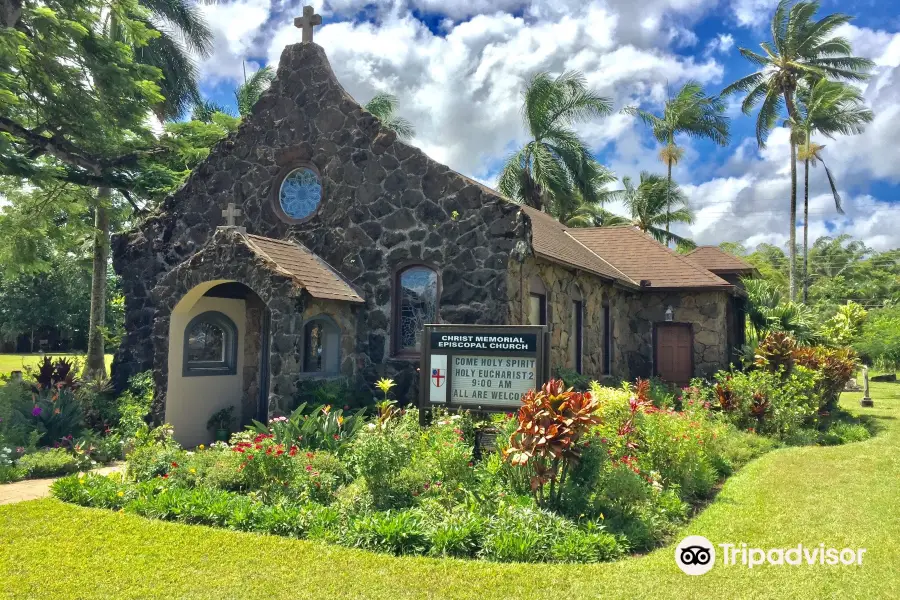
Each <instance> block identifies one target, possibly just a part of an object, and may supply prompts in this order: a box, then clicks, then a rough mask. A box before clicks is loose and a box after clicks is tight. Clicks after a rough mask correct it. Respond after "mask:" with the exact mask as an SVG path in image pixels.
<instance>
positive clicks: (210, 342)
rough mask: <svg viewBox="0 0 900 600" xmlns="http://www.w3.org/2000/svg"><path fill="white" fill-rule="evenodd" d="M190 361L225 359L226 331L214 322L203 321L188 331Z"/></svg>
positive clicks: (188, 355) (188, 358)
mask: <svg viewBox="0 0 900 600" xmlns="http://www.w3.org/2000/svg"><path fill="white" fill-rule="evenodd" d="M187 349H188V353H187V360H188V362H189V363H197V362H215V361H219V362H222V361H224V360H225V331H224V330H223V329H222V328H221V327H219V326H218V325H216V324H214V323H209V322H207V321H201V322H199V323H197V324H195V325H194V326H193V327H192V328H191V330H190V331H189V332H188V339H187Z"/></svg>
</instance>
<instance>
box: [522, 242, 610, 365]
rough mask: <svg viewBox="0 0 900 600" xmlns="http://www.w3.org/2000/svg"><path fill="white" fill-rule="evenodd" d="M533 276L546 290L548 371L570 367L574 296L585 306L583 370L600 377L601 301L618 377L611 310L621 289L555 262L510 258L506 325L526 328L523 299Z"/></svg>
mask: <svg viewBox="0 0 900 600" xmlns="http://www.w3.org/2000/svg"><path fill="white" fill-rule="evenodd" d="M533 277H539V278H540V279H541V281H542V282H543V284H544V287H545V289H546V292H547V294H546V295H547V325H548V329H549V331H550V370H551V372H552V373H555V372H556V370H557V369H558V368H565V369H574V368H575V365H574V364H573V362H572V354H573V353H572V348H571V344H574V343H575V337H574V332H573V331H571V328H572V327H571V325H572V322H571V316H572V301H573V300H574V299H576V298H578V297H580V298H581V300H582V302H583V303H584V316H583V320H582V327H583V334H582V335H583V338H582V372H583V373H584V374H585V375H587V376H589V377H592V378H594V379H600V378H601V377H602V376H603V375H604V374H603V303H604V301H608V302H609V303H610V308H611V310H612V311H613V312H612V315H611V317H612V321H613V357H612V361H611V363H612V364H611V371H612V374H613V375H616V374H617V373H618V372H619V371H620V370H621V369H620V365H619V364H618V363H617V361H620V360H621V356H620V355H619V356H617V354H616V352H615V347H616V343H615V336H616V323H615V312H616V311H615V307H616V305H617V304H619V303H620V302H621V300H620V297H621V294H622V291H621V290H619V289H617V288H615V287H614V285H613V283H612V282H609V281H605V280H603V279H601V278H599V277H597V276H595V275H593V274H591V273H587V272H585V271H580V270H577V269H568V268H566V267H563V266H561V265H559V264H556V263H552V262H549V261H546V260H544V259H541V258H535V257H533V256H529V257H527V258H526V259H525V260H524V261H520V260H513V261H511V262H510V268H509V279H510V284H509V292H510V296H509V304H508V311H509V323H510V324H525V323H527V320H528V305H527V299H528V296H529V294H530V284H531V280H532V278H533Z"/></svg>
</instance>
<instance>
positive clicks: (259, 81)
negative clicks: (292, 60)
mask: <svg viewBox="0 0 900 600" xmlns="http://www.w3.org/2000/svg"><path fill="white" fill-rule="evenodd" d="M274 79H275V70H274V69H273V68H272V67H271V66H269V65H266V66H264V67H262V68H260V69H259V70H258V71H256V72H255V73H253V75H251V76H250V78H249V79H247V80H245V81H244V83H242V84H241V85H239V86H238V88H237V89H236V90H235V91H234V98H235V100H236V101H237V107H238V113H239V114H240V115H241V116H242V117H243V116H246V115H249V114H250V111H251V110H253V105H254V104H256V102H257V101H258V100H259V98H260V96H262V94H263V92H265V91H266V90H267V89H268V87H269V85H271V83H272V81H273V80H274Z"/></svg>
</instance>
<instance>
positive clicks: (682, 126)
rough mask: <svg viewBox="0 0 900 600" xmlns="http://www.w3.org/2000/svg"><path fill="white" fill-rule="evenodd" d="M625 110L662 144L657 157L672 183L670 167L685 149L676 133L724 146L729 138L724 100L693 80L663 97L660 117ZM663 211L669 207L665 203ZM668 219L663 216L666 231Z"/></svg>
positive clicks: (635, 107)
mask: <svg viewBox="0 0 900 600" xmlns="http://www.w3.org/2000/svg"><path fill="white" fill-rule="evenodd" d="M625 112H626V113H628V114H630V115H634V116H636V117H638V118H639V119H640V120H641V121H643V122H644V123H645V124H646V125H647V126H648V127H650V128H651V130H652V131H653V137H654V138H656V141H658V142H659V143H661V144H664V145H663V147H662V148H661V149H660V151H659V159H660V160H661V161H662V162H663V164H665V165H666V169H667V171H668V175H667V180H668V183H669V185H670V186H671V185H672V167H673V166H674V165H676V164H678V161H679V160H681V157H682V156H683V154H684V150H683V149H682V148H681V147H679V146H678V145H677V144H676V142H675V136H677V135H686V136H688V137H693V138H699V139H708V140H712V141H713V142H715V143H716V144H718V145H719V146H727V145H728V141H729V133H728V127H729V121H730V119H729V118H728V117H727V116H725V114H724V113H725V103H724V102H722V101H721V100H720V99H719V98H718V97H711V96H707V95H706V93H705V92H704V91H703V86H701V85H700V84H699V83H697V82H696V81H688V82H687V83H685V84H684V85H683V86H681V89H680V90H678V92H677V93H676V94H675V95H674V96H672V97H670V98H669V99H668V100H666V103H665V105H664V106H663V112H662V115H661V116H657V115H655V114H653V113H651V112H648V111H646V110H641V109H640V108H638V107H637V106H629V107H627V108H626V109H625ZM666 210H667V212H668V210H669V206H668V203H667V206H666ZM668 231H669V220H668V218H667V219H666V232H668Z"/></svg>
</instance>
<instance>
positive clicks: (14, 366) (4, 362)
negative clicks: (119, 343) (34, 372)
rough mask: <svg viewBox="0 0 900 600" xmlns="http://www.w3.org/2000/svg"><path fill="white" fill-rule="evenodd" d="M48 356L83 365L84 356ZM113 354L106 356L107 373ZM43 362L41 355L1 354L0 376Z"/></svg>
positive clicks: (67, 353)
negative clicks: (65, 358) (73, 359)
mask: <svg viewBox="0 0 900 600" xmlns="http://www.w3.org/2000/svg"><path fill="white" fill-rule="evenodd" d="M47 356H52V357H57V356H65V357H73V358H77V359H79V361H80V362H81V363H82V364H83V362H84V354H74V353H69V352H48V353H47ZM112 359H113V355H112V354H107V355H106V371H107V372H109V369H110V366H111V365H112ZM40 361H41V355H40V354H0V375H9V374H10V373H11V372H12V371H22V370H23V369H24V368H25V367H26V366H31V367H35V366H37V364H38V363H39V362H40Z"/></svg>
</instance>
